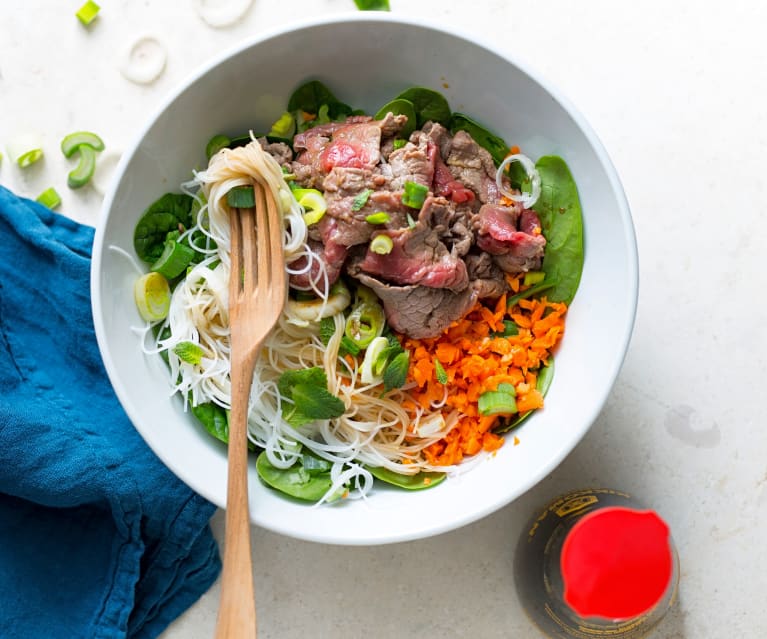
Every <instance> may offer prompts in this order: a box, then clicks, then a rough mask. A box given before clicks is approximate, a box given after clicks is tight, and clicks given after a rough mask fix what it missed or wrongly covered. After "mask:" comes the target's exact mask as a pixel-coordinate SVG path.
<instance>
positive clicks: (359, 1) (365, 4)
mask: <svg viewBox="0 0 767 639" xmlns="http://www.w3.org/2000/svg"><path fill="white" fill-rule="evenodd" d="M354 4H356V5H357V8H358V9H359V10H360V11H391V9H390V8H389V0H354Z"/></svg>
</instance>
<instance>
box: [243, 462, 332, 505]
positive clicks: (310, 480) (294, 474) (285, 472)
mask: <svg viewBox="0 0 767 639" xmlns="http://www.w3.org/2000/svg"><path fill="white" fill-rule="evenodd" d="M256 472H257V473H258V476H259V477H260V478H261V480H262V481H263V482H264V483H265V484H267V485H268V486H271V487H272V488H274V489H275V490H279V491H280V492H281V493H285V494H286V495H290V496H291V497H295V498H296V499H302V500H305V501H319V500H320V499H322V497H323V496H324V495H325V493H327V492H328V491H329V490H330V487H331V486H332V485H333V482H332V480H331V479H330V472H312V471H309V470H307V469H306V468H304V466H303V464H302V463H301V461H298V462H296V463H295V464H293V466H291V467H290V468H277V467H275V466H272V464H271V463H270V462H269V458H268V457H267V456H266V453H265V452H263V453H261V454H260V455H259V456H258V459H256Z"/></svg>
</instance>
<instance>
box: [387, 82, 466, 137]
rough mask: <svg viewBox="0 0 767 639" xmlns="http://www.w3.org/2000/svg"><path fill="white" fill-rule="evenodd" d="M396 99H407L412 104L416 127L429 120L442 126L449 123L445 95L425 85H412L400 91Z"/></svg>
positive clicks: (449, 112) (449, 114) (449, 113)
mask: <svg viewBox="0 0 767 639" xmlns="http://www.w3.org/2000/svg"><path fill="white" fill-rule="evenodd" d="M397 99H402V100H408V101H409V102H411V103H412V104H413V108H414V109H415V115H416V123H415V124H416V127H418V128H419V129H420V128H421V127H422V126H423V125H424V124H426V123H427V122H428V121H429V120H431V121H432V122H439V123H440V124H442V125H443V126H448V125H449V124H450V116H451V115H452V112H451V111H450V105H449V104H448V103H447V100H446V99H445V96H443V95H442V94H441V93H438V92H437V91H434V90H433V89H427V88H426V87H412V88H410V89H407V90H405V91H403V92H402V93H400V94H399V95H398V96H397Z"/></svg>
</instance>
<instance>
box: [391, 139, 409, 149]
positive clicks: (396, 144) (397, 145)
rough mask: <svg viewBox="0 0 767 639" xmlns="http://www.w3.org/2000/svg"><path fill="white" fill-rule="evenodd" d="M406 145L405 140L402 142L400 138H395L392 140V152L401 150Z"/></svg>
mask: <svg viewBox="0 0 767 639" xmlns="http://www.w3.org/2000/svg"><path fill="white" fill-rule="evenodd" d="M406 144H407V140H403V139H402V138H397V139H396V140H394V150H395V151H396V150H397V149H401V148H402V147H403V146H405V145H406Z"/></svg>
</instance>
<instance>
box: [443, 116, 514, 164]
mask: <svg viewBox="0 0 767 639" xmlns="http://www.w3.org/2000/svg"><path fill="white" fill-rule="evenodd" d="M448 128H449V129H450V133H452V134H453V135H455V134H456V133H457V132H458V131H466V133H468V134H469V135H470V136H471V137H472V138H474V141H475V142H476V143H477V144H479V146H481V147H482V148H483V149H486V150H487V151H488V152H489V153H490V155H492V156H493V161H494V162H495V165H496V166H498V165H499V164H500V163H501V162H503V160H504V158H505V157H506V156H507V155H508V154H509V145H508V144H506V142H505V141H504V140H503V138H499V137H498V136H497V135H495V134H494V133H490V131H488V130H487V129H486V128H485V127H483V126H482V125H481V124H478V123H477V122H475V121H474V120H472V119H471V118H470V117H469V116H468V115H464V114H463V113H453V116H452V117H451V118H450V126H449V127H448ZM514 164H518V163H517V162H514ZM523 171H524V169H523Z"/></svg>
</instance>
